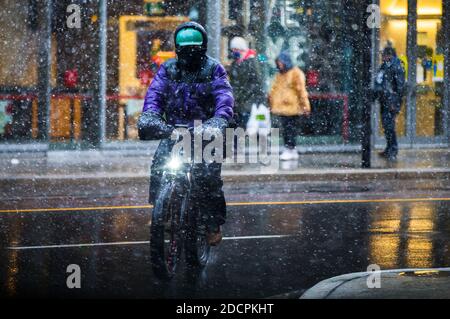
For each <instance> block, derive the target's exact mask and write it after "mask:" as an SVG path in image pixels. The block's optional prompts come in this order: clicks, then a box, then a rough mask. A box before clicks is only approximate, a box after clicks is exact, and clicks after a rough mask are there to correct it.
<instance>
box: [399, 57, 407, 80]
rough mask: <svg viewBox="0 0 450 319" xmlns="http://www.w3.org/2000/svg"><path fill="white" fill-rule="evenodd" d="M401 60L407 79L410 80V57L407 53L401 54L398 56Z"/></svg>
mask: <svg viewBox="0 0 450 319" xmlns="http://www.w3.org/2000/svg"><path fill="white" fill-rule="evenodd" d="M398 58H399V59H400V61H401V62H402V65H403V69H404V70H405V80H408V58H407V56H406V55H403V54H402V55H400V56H399V57H398Z"/></svg>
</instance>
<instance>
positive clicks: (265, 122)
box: [247, 104, 270, 136]
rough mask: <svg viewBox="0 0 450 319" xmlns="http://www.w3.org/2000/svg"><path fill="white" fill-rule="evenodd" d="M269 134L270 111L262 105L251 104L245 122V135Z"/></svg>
mask: <svg viewBox="0 0 450 319" xmlns="http://www.w3.org/2000/svg"><path fill="white" fill-rule="evenodd" d="M269 132H270V111H269V109H268V108H267V107H266V106H265V105H264V104H259V105H256V104H253V105H252V110H251V112H250V118H249V120H248V122H247V133H248V134H249V135H255V134H259V135H265V136H267V135H268V134H269Z"/></svg>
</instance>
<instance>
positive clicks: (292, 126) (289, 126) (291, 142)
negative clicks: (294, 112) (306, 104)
mask: <svg viewBox="0 0 450 319" xmlns="http://www.w3.org/2000/svg"><path fill="white" fill-rule="evenodd" d="M280 120H281V126H282V130H283V139H284V146H285V147H286V148H288V149H294V148H295V147H296V146H297V143H296V141H295V139H296V137H297V127H298V122H299V121H298V120H299V117H298V116H280Z"/></svg>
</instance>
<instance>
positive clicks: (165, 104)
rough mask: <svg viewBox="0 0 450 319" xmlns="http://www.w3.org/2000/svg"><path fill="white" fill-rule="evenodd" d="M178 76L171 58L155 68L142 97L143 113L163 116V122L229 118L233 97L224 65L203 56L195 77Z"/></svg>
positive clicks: (180, 122) (179, 122) (178, 72)
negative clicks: (154, 74) (164, 120)
mask: <svg viewBox="0 0 450 319" xmlns="http://www.w3.org/2000/svg"><path fill="white" fill-rule="evenodd" d="M190 78H191V79H189V77H185V76H182V75H181V72H180V70H179V69H178V67H177V63H176V60H175V59H171V60H168V61H167V62H165V63H164V64H162V65H161V67H160V68H159V70H158V72H157V74H156V76H155V78H154V79H153V81H152V83H151V84H150V87H149V88H148V91H147V94H146V96H145V101H144V108H143V112H146V111H152V112H155V113H158V114H160V115H161V116H162V115H165V119H166V122H167V124H170V125H175V124H184V125H186V124H188V125H189V126H193V124H194V120H202V121H206V120H208V119H210V118H213V117H220V118H223V119H225V120H227V121H230V119H231V118H232V117H233V107H234V98H233V93H232V88H231V86H230V83H229V82H228V79H227V73H226V71H225V69H224V67H223V66H222V65H221V64H220V63H219V62H218V61H216V60H214V59H212V58H210V57H207V59H206V60H205V62H204V64H203V66H202V70H201V71H200V72H199V74H196V75H195V76H193V77H192V76H191V77H190Z"/></svg>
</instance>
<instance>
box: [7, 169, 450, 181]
mask: <svg viewBox="0 0 450 319" xmlns="http://www.w3.org/2000/svg"><path fill="white" fill-rule="evenodd" d="M148 178H149V174H148V173H134V174H133V173H108V172H107V173H95V174H69V175H56V174H54V175H41V176H39V175H22V176H3V177H2V176H0V183H1V182H8V183H21V182H26V183H30V181H31V182H45V181H55V180H61V181H83V180H89V181H91V180H110V181H111V180H124V179H126V180H128V181H129V180H135V181H139V180H143V179H145V180H146V181H147V180H148ZM222 178H223V180H224V182H266V181H274V182H279V181H286V182H290V181H297V182H301V181H312V180H313V181H329V180H335V181H367V182H370V181H376V180H394V179H399V180H415V179H450V169H448V168H430V169H372V170H370V169H359V170H355V169H342V170H327V169H324V170H305V171H296V172H295V171H294V172H288V171H284V172H282V171H280V172H277V173H274V174H270V173H267V172H260V171H243V172H236V171H227V170H226V169H224V170H222Z"/></svg>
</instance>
